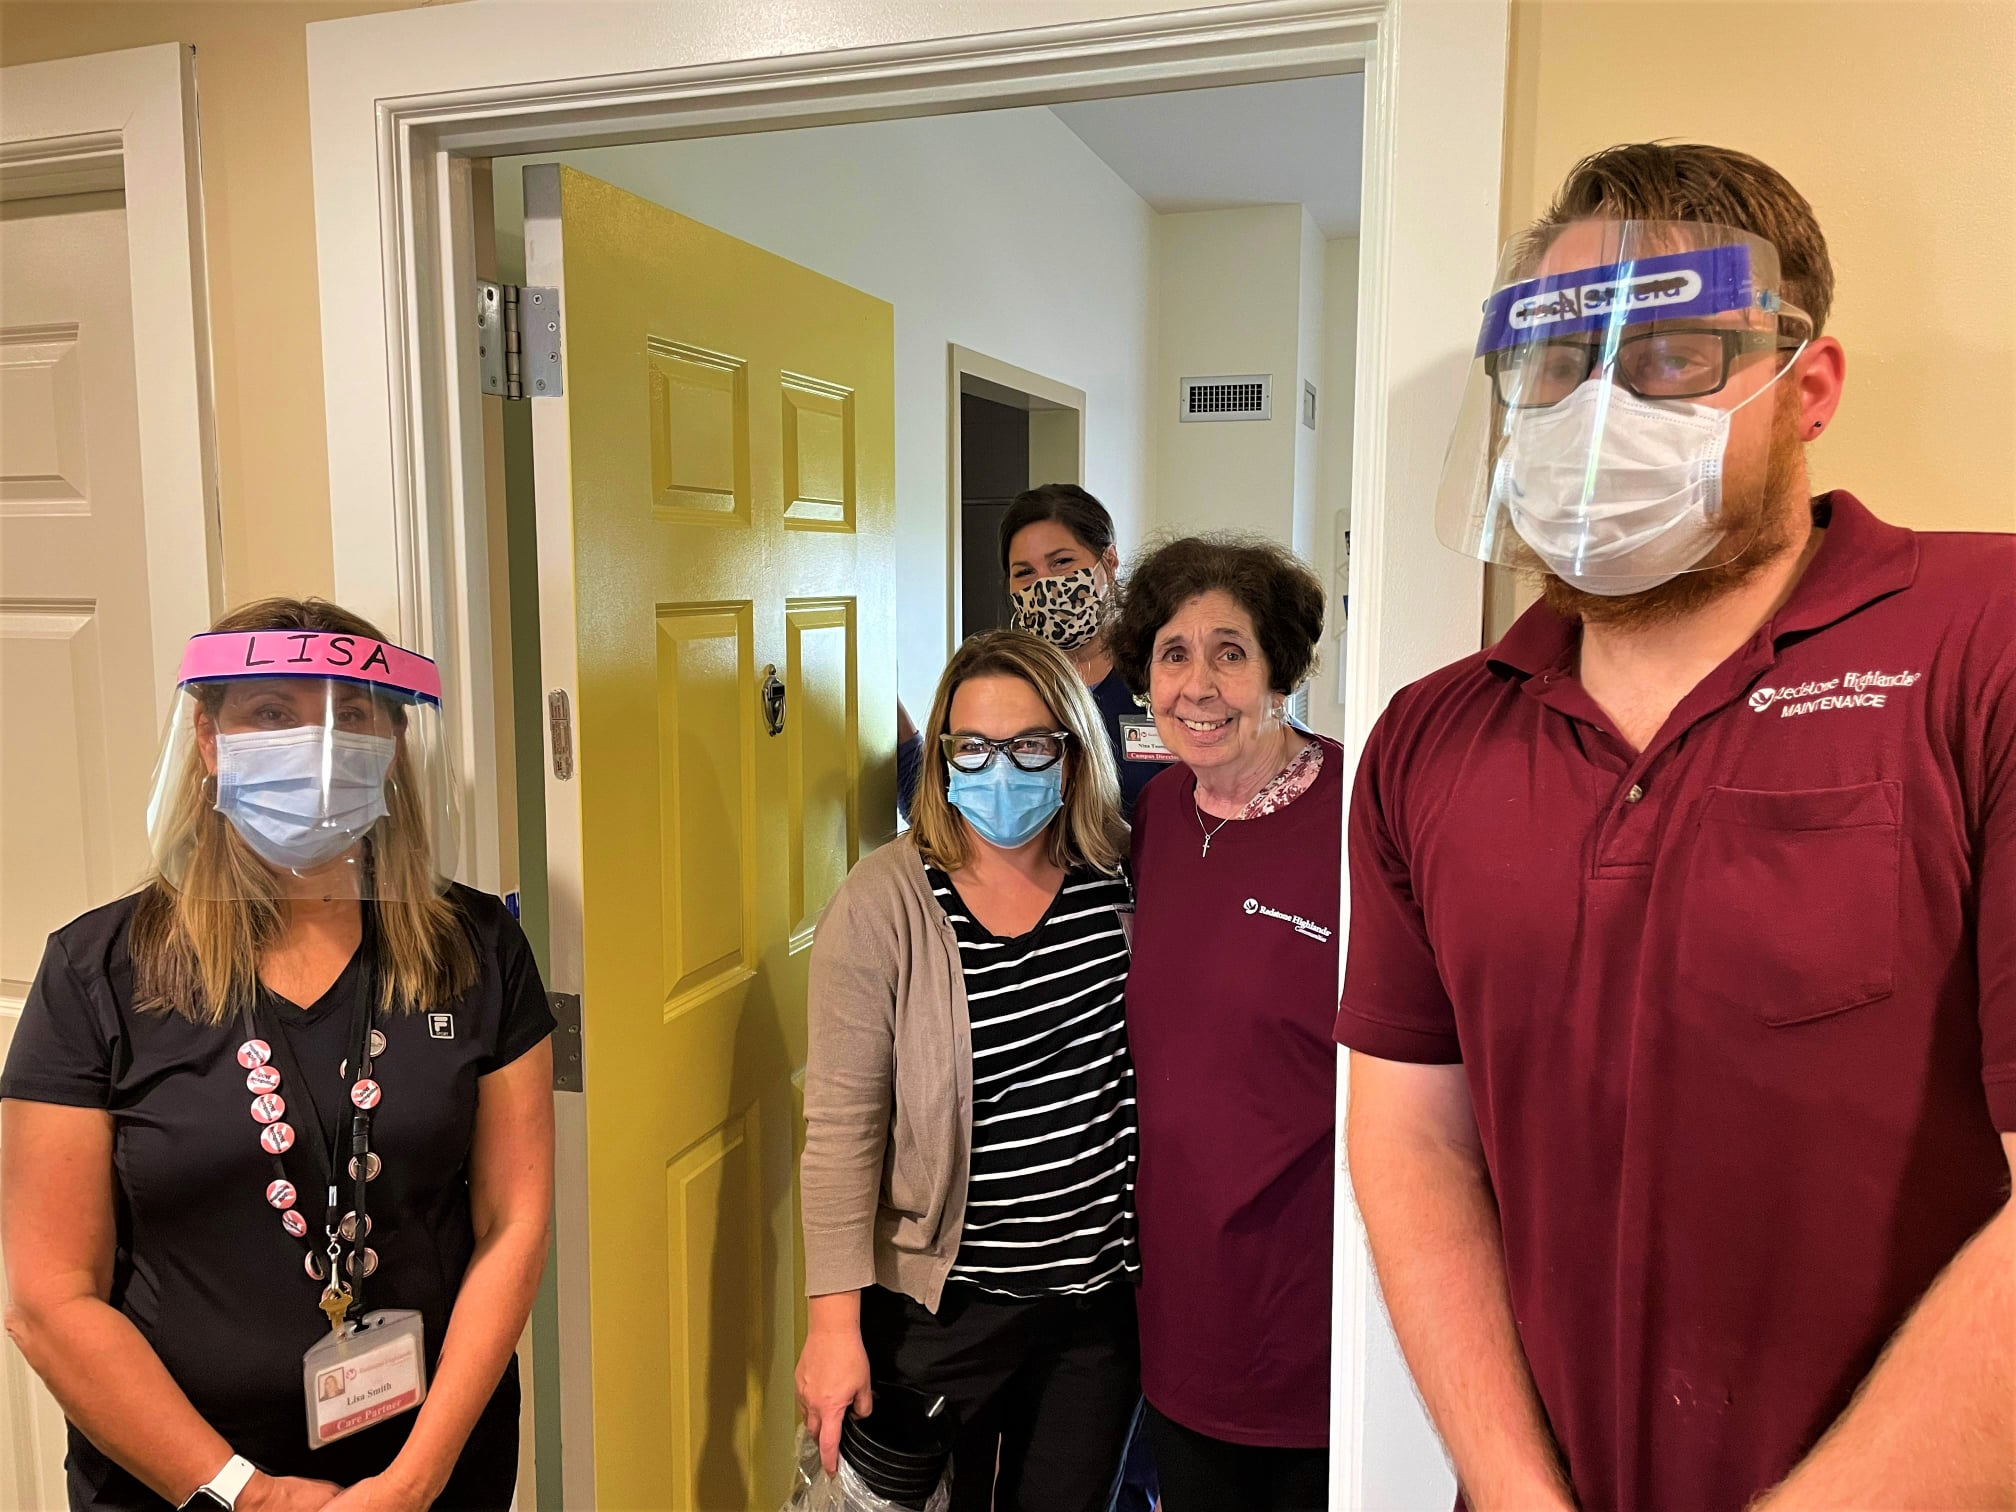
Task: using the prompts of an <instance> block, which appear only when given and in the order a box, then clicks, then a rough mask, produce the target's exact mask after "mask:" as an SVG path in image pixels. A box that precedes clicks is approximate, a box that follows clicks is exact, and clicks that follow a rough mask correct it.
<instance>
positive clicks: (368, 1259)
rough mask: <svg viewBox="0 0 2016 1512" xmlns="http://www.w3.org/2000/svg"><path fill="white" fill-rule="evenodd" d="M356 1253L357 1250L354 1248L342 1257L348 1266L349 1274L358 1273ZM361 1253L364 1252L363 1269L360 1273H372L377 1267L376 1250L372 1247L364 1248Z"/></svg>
mask: <svg viewBox="0 0 2016 1512" xmlns="http://www.w3.org/2000/svg"><path fill="white" fill-rule="evenodd" d="M357 1253H358V1252H357V1251H356V1250H352V1251H351V1252H350V1253H349V1254H348V1255H347V1256H346V1257H345V1258H344V1264H345V1265H347V1266H348V1267H349V1269H350V1274H351V1275H353V1276H354V1275H357V1274H359V1272H358V1269H357ZM363 1253H364V1269H363V1272H362V1274H364V1275H366V1276H369V1275H372V1274H374V1273H375V1272H376V1271H377V1269H378V1251H376V1250H374V1249H366V1250H365V1251H364V1252H363Z"/></svg>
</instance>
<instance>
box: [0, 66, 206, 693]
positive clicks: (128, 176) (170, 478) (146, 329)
mask: <svg viewBox="0 0 2016 1512" xmlns="http://www.w3.org/2000/svg"><path fill="white" fill-rule="evenodd" d="M197 164H198V156H197V140H196V61H195V53H194V50H193V49H191V48H188V47H184V46H182V45H181V44H179V43H172V42H171V43H163V44H161V45H160V46H157V47H139V48H134V49H132V50H131V51H127V52H113V53H98V54H95V55H93V56H90V57H82V58H62V59H58V60H56V61H53V62H48V63H23V64H18V65H16V66H15V67H13V68H7V69H0V201H11V200H16V199H28V198H40V197H42V196H45V195H55V194H77V193H81V192H94V193H95V192H102V191H105V190H111V189H122V188H123V191H124V195H125V204H126V253H127V261H128V265H129V276H130V280H131V285H132V297H133V364H134V370H135V371H136V372H137V373H139V374H141V375H143V381H142V382H141V383H140V384H139V385H138V410H139V422H140V467H141V488H142V496H143V499H144V501H145V509H146V520H147V587H148V595H149V612H150V615H151V618H152V628H153V670H154V677H153V686H154V688H155V689H156V690H157V692H156V698H157V701H158V710H157V712H158V713H159V714H160V716H161V717H162V718H164V719H165V718H166V717H167V715H168V711H169V709H170V708H172V707H173V701H174V696H175V669H176V667H177V666H178V665H180V662H181V657H182V643H183V642H184V641H185V640H187V639H188V637H189V636H191V635H193V634H194V633H196V632H197V631H198V630H202V629H205V628H207V627H208V625H209V624H210V621H211V620H212V619H213V618H214V617H215V616H216V613H217V611H218V609H219V608H220V607H221V606H222V597H221V595H222V589H223V567H222V557H221V555H220V551H221V548H220V545H219V532H218V520H217V488H216V472H217V470H216V450H215V441H214V433H213V427H212V407H211V395H210V325H209V319H210V317H209V310H208V300H207V292H206V288H207V285H206V273H205V265H204V261H203V210H202V182H201V178H200V175H199V172H198V167H197Z"/></svg>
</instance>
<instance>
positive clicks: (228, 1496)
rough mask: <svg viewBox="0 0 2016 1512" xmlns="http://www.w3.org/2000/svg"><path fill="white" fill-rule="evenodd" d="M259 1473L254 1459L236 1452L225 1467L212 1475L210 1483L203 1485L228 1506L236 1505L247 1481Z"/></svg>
mask: <svg viewBox="0 0 2016 1512" xmlns="http://www.w3.org/2000/svg"><path fill="white" fill-rule="evenodd" d="M256 1474H258V1470H257V1467H255V1466H254V1465H253V1463H252V1461H250V1460H248V1459H246V1458H245V1457H244V1456H242V1455H237V1454H234V1455H232V1456H231V1458H230V1459H228V1460H226V1461H225V1462H224V1468H223V1469H222V1470H219V1471H218V1472H217V1473H216V1474H215V1475H213V1476H211V1477H210V1484H209V1485H207V1486H205V1487H203V1488H202V1489H204V1490H205V1491H208V1492H209V1493H210V1494H211V1495H212V1496H214V1497H216V1498H217V1500H219V1501H221V1502H222V1503H224V1505H225V1506H227V1507H236V1506H237V1505H238V1497H239V1495H240V1494H241V1493H242V1492H243V1491H244V1490H245V1486H246V1483H247V1482H248V1481H250V1480H251V1479H252V1477H253V1476H254V1475H256Z"/></svg>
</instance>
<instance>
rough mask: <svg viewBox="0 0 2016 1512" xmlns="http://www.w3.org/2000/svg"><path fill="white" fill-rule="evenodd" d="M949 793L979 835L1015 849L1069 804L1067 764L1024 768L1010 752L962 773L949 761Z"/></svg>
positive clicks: (955, 805)
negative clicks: (1065, 799) (1066, 792)
mask: <svg viewBox="0 0 2016 1512" xmlns="http://www.w3.org/2000/svg"><path fill="white" fill-rule="evenodd" d="M945 770H946V773H947V774H948V776H949V777H950V779H951V780H950V781H949V782H948V784H947V785H946V791H945V796H946V798H947V799H948V800H949V801H950V802H951V804H952V807H954V808H956V809H957V810H959V812H960V813H962V814H964V815H965V816H966V822H967V823H968V824H970V825H972V826H973V828H974V829H975V830H977V831H978V832H979V835H980V838H981V839H983V840H985V841H986V842H987V843H988V844H989V845H997V846H999V847H1000V848H1001V849H1002V850H1015V849H1017V848H1019V847H1021V846H1024V845H1027V844H1028V843H1029V842H1030V841H1031V840H1034V839H1035V838H1036V837H1037V836H1038V835H1040V834H1042V833H1043V826H1044V825H1046V824H1048V823H1049V822H1050V821H1051V820H1052V819H1054V818H1056V817H1057V810H1059V809H1060V808H1062V807H1064V763H1063V762H1061V761H1055V762H1052V763H1051V764H1050V765H1049V766H1047V767H1045V768H1043V770H1042V771H1040V772H1025V771H1023V770H1022V768H1020V767H1018V766H1017V765H1015V763H1014V762H1012V761H1010V760H1009V759H1008V758H1007V757H1006V756H996V757H995V758H994V760H993V761H991V762H989V763H988V764H987V766H986V767H984V768H982V769H981V770H980V771H977V772H962V771H961V770H959V768H958V767H956V766H953V765H951V764H950V763H949V762H948V763H947V764H946V767H945Z"/></svg>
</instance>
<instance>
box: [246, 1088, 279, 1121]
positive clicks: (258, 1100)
mask: <svg viewBox="0 0 2016 1512" xmlns="http://www.w3.org/2000/svg"><path fill="white" fill-rule="evenodd" d="M286 1112H287V1099H286V1098H284V1097H282V1096H281V1095H280V1094H279V1093H277V1092H268V1093H267V1094H266V1095H265V1096H264V1097H255V1098H253V1099H252V1116H253V1117H254V1118H256V1119H258V1120H259V1122H261V1123H262V1124H271V1123H278V1122H279V1121H280V1120H281V1118H282V1117H283V1116H284V1115H285V1114H286Z"/></svg>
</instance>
